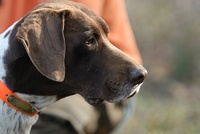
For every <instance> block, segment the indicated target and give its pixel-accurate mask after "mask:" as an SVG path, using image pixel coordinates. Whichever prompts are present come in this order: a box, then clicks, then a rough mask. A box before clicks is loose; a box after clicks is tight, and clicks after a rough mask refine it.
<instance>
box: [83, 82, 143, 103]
mask: <svg viewBox="0 0 200 134" xmlns="http://www.w3.org/2000/svg"><path fill="white" fill-rule="evenodd" d="M141 85H142V84H139V85H135V86H134V87H133V90H132V92H131V93H130V94H129V95H128V96H127V97H125V98H123V99H129V98H131V97H133V96H134V95H136V94H137V93H138V92H139V90H140V86H141ZM85 100H86V101H87V102H88V103H89V104H90V105H93V106H96V105H100V104H102V103H103V102H104V100H103V99H100V98H89V97H86V98H85ZM120 100H121V99H120ZM120 100H118V101H120ZM109 102H112V101H109Z"/></svg>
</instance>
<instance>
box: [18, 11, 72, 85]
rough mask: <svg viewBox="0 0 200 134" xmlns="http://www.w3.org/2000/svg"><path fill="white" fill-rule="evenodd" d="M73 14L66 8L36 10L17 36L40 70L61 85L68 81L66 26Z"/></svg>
mask: <svg viewBox="0 0 200 134" xmlns="http://www.w3.org/2000/svg"><path fill="white" fill-rule="evenodd" d="M69 14H70V11H69V10H64V9H63V10H59V11H55V10H52V9H50V8H49V9H48V8H44V9H38V10H33V11H32V12H30V13H29V15H27V17H26V18H25V19H24V22H23V23H22V24H21V26H20V27H19V28H18V32H17V35H16V36H17V38H18V40H19V41H21V42H22V44H23V45H24V47H25V49H26V51H27V53H28V55H29V58H30V59H31V61H32V63H33V64H34V66H35V67H36V68H37V70H38V71H39V72H40V73H41V74H43V75H44V76H46V77H47V78H49V79H51V80H53V81H57V82H62V81H63V80H64V78H65V52H66V44H65V37H64V23H65V17H66V16H67V15H69Z"/></svg>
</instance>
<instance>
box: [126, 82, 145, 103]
mask: <svg viewBox="0 0 200 134" xmlns="http://www.w3.org/2000/svg"><path fill="white" fill-rule="evenodd" d="M141 85H142V84H139V85H138V84H137V85H135V86H134V88H133V91H132V92H131V93H130V95H129V96H128V97H127V99H128V98H131V97H133V96H134V95H136V94H137V93H138V92H139V91H140V87H141Z"/></svg>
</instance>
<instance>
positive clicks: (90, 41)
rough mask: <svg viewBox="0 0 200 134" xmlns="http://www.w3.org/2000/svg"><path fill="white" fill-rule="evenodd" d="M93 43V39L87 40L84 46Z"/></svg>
mask: <svg viewBox="0 0 200 134" xmlns="http://www.w3.org/2000/svg"><path fill="white" fill-rule="evenodd" d="M93 42H94V39H89V40H86V41H85V44H86V45H91V44H92V43H93Z"/></svg>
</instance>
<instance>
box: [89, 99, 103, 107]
mask: <svg viewBox="0 0 200 134" xmlns="http://www.w3.org/2000/svg"><path fill="white" fill-rule="evenodd" d="M86 101H87V102H88V103H89V104H90V105H93V106H95V105H99V104H101V103H103V101H104V100H103V99H96V98H86Z"/></svg>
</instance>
